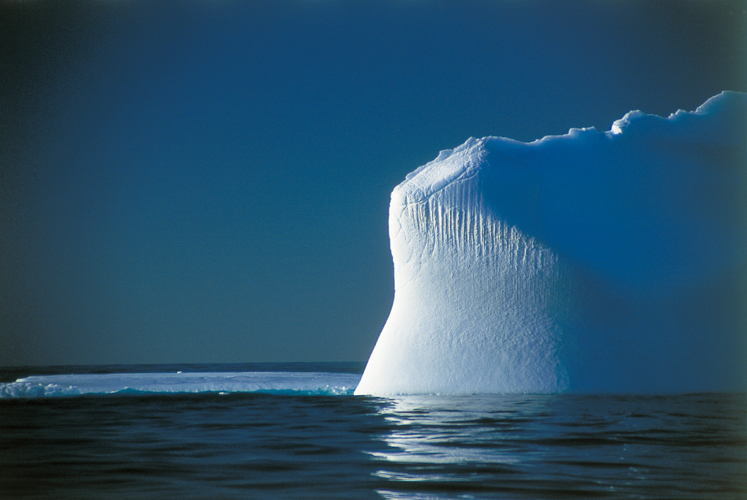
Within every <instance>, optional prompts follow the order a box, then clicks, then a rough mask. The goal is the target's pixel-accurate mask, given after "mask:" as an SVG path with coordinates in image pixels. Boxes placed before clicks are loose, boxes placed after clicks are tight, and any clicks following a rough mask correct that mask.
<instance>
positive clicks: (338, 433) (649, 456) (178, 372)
mask: <svg viewBox="0 0 747 500" xmlns="http://www.w3.org/2000/svg"><path fill="white" fill-rule="evenodd" d="M362 370H363V364H361V363H252V364H203V365H194V364H191V365H147V366H146V365H115V366H56V367H38V366H37V367H12V368H2V369H0V498H2V499H76V500H77V499H117V500H119V499H180V500H184V499H255V498H257V499H265V498H267V499H345V498H350V499H357V498H377V499H381V498H383V499H397V500H404V499H413V500H415V499H417V500H424V499H576V498H579V499H588V498H600V499H618V498H619V499H623V498H625V499H631V498H635V499H673V500H674V499H676V500H687V499H697V500H702V499H724V500H728V499H732V500H744V499H747V395H745V394H712V393H708V394H677V395H567V394H566V395H562V394H561V395H557V394H554V395H548V394H512V395H468V396H439V395H428V396H425V395H423V396H399V397H386V398H384V397H363V396H355V395H353V390H354V388H355V384H356V383H357V381H358V380H359V378H360V374H361V372H362Z"/></svg>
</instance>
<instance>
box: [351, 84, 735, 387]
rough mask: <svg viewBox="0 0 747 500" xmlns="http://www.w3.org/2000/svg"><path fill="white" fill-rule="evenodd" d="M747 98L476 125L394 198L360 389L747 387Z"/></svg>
mask: <svg viewBox="0 0 747 500" xmlns="http://www.w3.org/2000/svg"><path fill="white" fill-rule="evenodd" d="M745 188H747V94H744V93H740V92H731V91H727V92H722V93H721V94H719V95H717V96H714V97H712V98H711V99H709V100H708V101H706V102H705V103H704V104H703V105H701V106H700V107H699V108H697V109H696V110H695V111H692V112H686V111H682V110H680V111H677V112H675V113H673V114H671V115H670V116H669V117H660V116H655V115H650V114H645V113H642V112H640V111H632V112H629V113H628V114H626V115H625V116H624V117H623V118H622V119H620V120H618V121H616V122H615V123H614V124H613V125H612V127H611V129H610V130H609V131H607V132H599V131H597V130H595V129H594V128H585V129H571V130H570V131H569V132H568V134H566V135H562V136H548V137H545V138H543V139H540V140H536V141H534V142H531V143H523V142H518V141H514V140H511V139H506V138H499V137H487V138H482V139H475V138H471V139H469V140H468V141H467V142H466V143H464V144H463V145H461V146H459V147H457V148H455V149H453V150H447V151H442V152H441V153H440V154H439V155H438V157H437V158H436V159H435V160H433V161H432V162H430V163H428V164H426V165H424V166H422V167H420V168H418V169H417V170H415V171H414V172H412V173H410V174H409V175H408V176H407V177H406V179H405V180H404V182H402V183H401V184H400V185H398V186H397V187H396V188H395V189H394V191H393V192H392V195H391V204H390V210H389V235H390V245H391V251H392V257H393V260H394V278H395V293H394V302H393V305H392V309H391V312H390V314H389V317H388V319H387V321H386V324H385V325H384V328H383V330H382V332H381V334H380V336H379V339H378V341H377V343H376V345H375V347H374V349H373V352H372V353H371V356H370V358H369V361H368V364H367V366H366V368H365V371H364V373H363V376H362V378H361V380H360V383H359V385H358V387H357V389H356V391H355V394H359V395H382V396H384V395H393V394H471V393H557V392H584V393H590V392H591V393H681V392H701V391H735V390H737V391H743V390H747V369H746V368H745V367H746V366H747V317H746V316H747V314H746V313H745V311H747V307H746V306H747V302H746V298H747V293H746V292H747V290H746V289H747V285H746V284H747V279H746V278H747V272H746V271H747V252H746V251H745V250H747V220H746V219H747V207H746V206H745V203H747V198H745V194H746V193H745Z"/></svg>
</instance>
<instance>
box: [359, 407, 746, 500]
mask: <svg viewBox="0 0 747 500" xmlns="http://www.w3.org/2000/svg"><path fill="white" fill-rule="evenodd" d="M746 409H747V406H746V405H745V400H744V397H742V396H723V395H691V396H673V397H593V396H547V395H517V396H465V397H436V396H411V397H400V398H396V399H392V400H390V401H389V402H388V404H386V405H383V406H382V408H381V410H380V412H381V414H382V415H383V416H384V417H385V419H386V421H387V422H389V423H390V424H391V426H392V429H391V431H390V432H388V433H386V434H385V435H382V436H380V438H381V439H382V440H383V441H384V442H385V443H386V444H387V445H388V447H387V448H385V449H383V450H378V451H376V452H371V453H370V454H371V455H372V456H373V457H374V458H375V459H376V460H378V461H380V463H381V467H380V468H379V469H378V470H377V471H376V472H375V473H374V475H375V476H376V477H377V478H380V479H385V480H387V481H390V482H391V488H386V489H380V490H379V491H378V492H379V494H381V495H382V496H383V497H385V498H390V499H424V498H554V497H578V496H590V497H597V496H600V497H601V496H604V497H605V498H630V497H631V496H633V497H636V496H637V497H640V498H658V496H659V495H660V494H662V493H663V492H667V494H666V495H665V496H668V497H673V498H681V499H688V498H692V499H695V498H702V495H703V492H704V491H708V492H709V494H716V492H718V496H719V498H734V499H737V498H743V495H744V493H745V492H746V491H747V446H745V445H746V444H747V439H745V435H746V432H745V417H746V416H747V414H746Z"/></svg>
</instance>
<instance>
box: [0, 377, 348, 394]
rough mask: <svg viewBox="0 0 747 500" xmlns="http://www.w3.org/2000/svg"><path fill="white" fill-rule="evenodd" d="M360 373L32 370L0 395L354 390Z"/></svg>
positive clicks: (3, 386) (3, 387)
mask: <svg viewBox="0 0 747 500" xmlns="http://www.w3.org/2000/svg"><path fill="white" fill-rule="evenodd" d="M359 380H360V375H357V374H352V373H327V372H212V373H209V372H176V373H103V374H70V375H33V376H30V377H25V378H19V379H18V380H16V381H15V382H8V383H2V384H0V399H7V398H42V397H64V396H80V395H84V394H188V393H192V394H194V393H218V394H230V393H270V394H299V395H335V396H337V395H348V394H353V391H354V390H355V388H356V386H357V385H358V381H359Z"/></svg>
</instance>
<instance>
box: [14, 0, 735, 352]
mask: <svg viewBox="0 0 747 500" xmlns="http://www.w3.org/2000/svg"><path fill="white" fill-rule="evenodd" d="M745 33H747V2H744V1H741V2H720V1H711V2H706V1H682V2H671V1H663V2H658V1H649V0H646V1H624V0H622V1H615V2H612V1H601V0H600V1H571V2H558V1H535V0H526V1H521V0H511V1H508V0H506V1H501V0H491V1H488V0H485V1H466V2H456V1H452V2H446V1H429V0H420V1H412V0H398V1H394V0H379V1H376V2H372V1H363V0H360V1H357V0H230V1H229V0H226V1H208V0H204V1H191V0H187V1H176V0H174V1H169V0H165V1H158V2H153V1H145V0H122V1H116V2H110V1H103V0H102V1H98V0H83V1H72V0H71V1H67V2H59V1H40V0H28V1H24V2H17V1H8V0H0V120H1V122H0V365H24V364H72V363H85V364H98V363H170V362H241V361H341V360H346V361H365V360H366V359H367V357H368V355H369V353H370V350H371V349H372V347H373V344H374V342H375V340H376V338H377V336H378V334H379V331H380V329H381V327H382V325H383V324H384V321H385V320H386V317H387V314H388V312H389V307H390V305H391V301H392V297H393V276H392V264H391V257H390V254H389V248H388V235H387V211H388V204H389V194H390V192H391V190H392V188H393V187H394V186H395V185H396V184H398V183H399V182H401V181H402V180H403V179H404V176H405V175H406V174H407V173H408V172H410V171H412V170H413V169H415V168H416V167H418V166H419V165H421V164H423V163H425V162H427V161H430V160H431V159H433V158H434V157H435V156H436V155H437V154H438V151H439V150H441V149H447V148H452V147H455V146H457V145H459V144H461V143H462V142H464V141H465V140H466V139H467V138H468V137H470V136H477V137H480V136H486V135H499V136H506V137H512V138H515V139H519V140H524V141H531V140H533V139H536V138H539V137H542V136H544V135H549V134H562V133H565V132H567V130H568V129H569V128H571V127H588V126H596V127H597V128H598V129H600V130H608V129H609V127H610V125H611V123H612V122H613V121H614V120H616V119H618V118H620V117H622V115H623V114H625V112H627V111H629V110H631V109H642V110H643V111H645V112H649V113H658V114H664V115H668V114H669V113H670V112H673V111H675V110H677V109H678V108H683V109H687V110H692V109H694V108H695V107H697V106H698V105H700V104H701V103H702V102H703V101H705V100H706V99H707V98H709V97H710V96H712V95H714V94H717V93H718V92H720V91H721V90H725V89H729V90H741V91H747V71H745V67H747V66H746V62H747V36H746V35H745Z"/></svg>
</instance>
